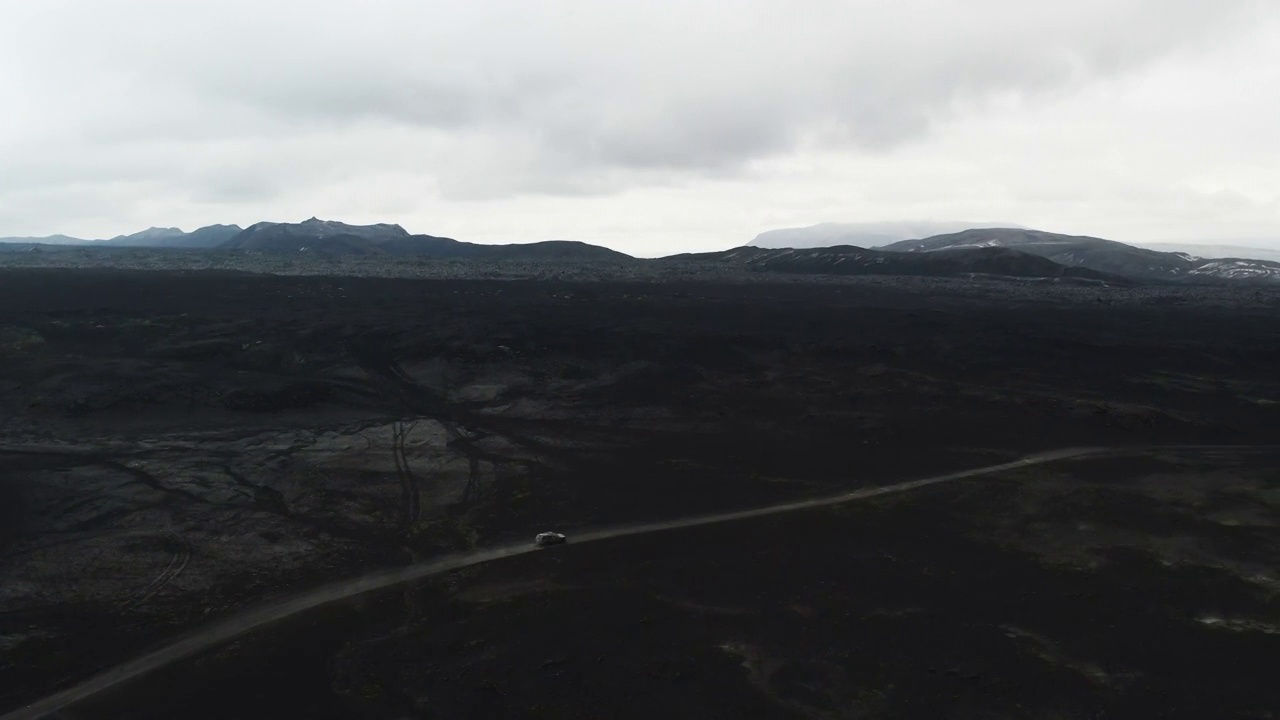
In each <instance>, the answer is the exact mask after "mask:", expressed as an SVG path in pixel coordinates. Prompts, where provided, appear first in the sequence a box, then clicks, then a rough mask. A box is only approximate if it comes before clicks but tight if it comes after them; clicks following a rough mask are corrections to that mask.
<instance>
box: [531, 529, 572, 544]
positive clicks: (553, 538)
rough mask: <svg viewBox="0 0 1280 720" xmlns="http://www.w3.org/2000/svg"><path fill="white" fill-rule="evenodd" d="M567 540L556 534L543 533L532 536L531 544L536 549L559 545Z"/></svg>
mask: <svg viewBox="0 0 1280 720" xmlns="http://www.w3.org/2000/svg"><path fill="white" fill-rule="evenodd" d="M567 539H568V538H566V537H565V536H564V535H562V534H560V533H558V532H544V533H538V534H537V535H535V536H533V544H534V545H537V546H538V547H546V546H548V545H559V544H561V543H563V542H564V541H565V540H567Z"/></svg>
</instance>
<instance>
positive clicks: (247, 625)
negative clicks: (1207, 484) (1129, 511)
mask: <svg viewBox="0 0 1280 720" xmlns="http://www.w3.org/2000/svg"><path fill="white" fill-rule="evenodd" d="M1172 447H1176V446H1172ZM1147 449H1148V450H1153V449H1156V448H1147ZM1133 450H1134V449H1133V448H1115V449H1111V448H1063V449H1060V450H1053V451H1048V452H1043V453H1037V454H1034V455H1028V456H1026V457H1024V458H1021V459H1018V460H1014V461H1011V462H1007V463H1000V464H998V465H990V466H986V467H981V468H974V469H971V470H962V471H959V472H954V473H948V474H946V475H936V476H933V477H928V478H922V479H919V480H909V481H906V482H899V483H894V484H890V485H878V486H874V487H867V488H861V489H859V490H852V491H849V492H845V493H840V494H838V495H831V496H827V497H821V498H813V499H809V500H799V501H795V502H787V503H780V504H777V505H769V506H766V507H760V508H752V509H749V510H737V511H732V512H725V513H717V514H712V515H699V516H694V517H687V518H681V519H677V520H668V521H662V522H655V523H645V524H638V525H634V524H633V525H624V526H617V527H612V528H602V529H600V530H596V531H592V532H586V533H582V534H580V535H577V536H575V537H574V538H572V540H571V543H570V544H569V545H567V546H566V548H572V547H573V546H574V545H581V544H583V543H589V542H598V541H601V540H610V539H614V538H621V537H627V536H631V535H644V534H648V533H654V532H663V531H668V530H678V529H682V528H691V527H699V526H703V525H712V524H718V523H724V522H733V521H737V520H746V519H750V518H758V517H765V516H769V515H778V514H782V513H789V512H795V511H799V510H809V509H814V508H821V507H828V506H834V505H840V504H844V503H848V502H852V501H855V500H862V499H866V498H873V497H878V496H882V495H893V494H898V493H904V492H910V491H912V490H917V489H920V488H924V487H928V486H931V485H938V484H941V483H947V482H954V481H956V480H961V479H964V478H971V477H977V476H981V475H990V474H992V473H998V472H1003V471H1005V470H1014V469H1019V468H1024V467H1029V466H1033V465H1039V464H1043V463H1049V462H1056V461H1060V460H1076V459H1081V458H1085V457H1096V456H1099V455H1104V454H1116V453H1125V452H1133ZM566 548H562V549H560V550H558V551H559V552H563V551H564V550H565V549H566ZM540 549H541V548H538V547H536V546H534V545H533V544H532V543H517V544H511V545H504V546H499V547H495V548H490V549H488V550H481V551H473V552H466V553H458V554H453V555H446V556H443V557H440V558H436V559H435V560H430V561H427V562H425V563H419V564H415V565H410V566H407V567H403V568H396V569H393V570H384V571H381V572H376V573H372V574H369V575H365V576H363V577H360V578H356V579H355V580H348V581H344V582H339V583H334V584H331V585H326V586H324V587H321V588H318V589H316V590H313V591H311V592H308V593H305V594H303V595H299V596H296V597H294V598H290V599H288V600H284V601H281V602H277V603H274V604H271V605H267V606H265V607H261V608H258V609H256V610H251V611H248V612H245V613H242V614H240V615H237V616H234V617H230V618H227V619H225V620H223V621H222V622H219V623H217V624H215V625H213V626H211V627H209V628H206V629H204V630H202V631H199V632H196V633H195V634H192V635H189V636H187V637H185V638H183V639H181V640H178V641H176V642H174V643H172V644H170V645H167V646H165V647H162V648H160V649H159V650H156V651H154V652H151V653H148V654H146V655H143V656H141V657H138V658H135V659H133V660H130V661H127V662H125V663H123V664H120V665H117V666H116V667H114V668H111V669H109V670H106V671H105V672H102V673H100V674H98V675H95V676H93V677H91V678H89V679H87V680H85V681H83V682H81V683H79V684H77V685H74V686H72V687H70V688H67V689H66V690H63V691H61V692H58V693H55V694H53V695H50V696H48V697H46V698H44V699H42V700H38V701H36V702H34V703H31V704H29V705H27V706H25V707H22V708H19V709H16V710H13V711H11V712H9V713H7V714H5V715H3V716H0V720H39V718H43V717H46V716H48V715H50V714H51V713H54V712H57V711H60V710H61V709H63V708H65V707H68V706H70V705H73V704H74V703H77V702H80V701H82V700H85V699H87V698H89V697H92V696H94V695H97V694H98V693H101V692H103V691H105V690H108V689H110V688H112V687H114V686H116V685H119V684H121V683H124V682H127V681H130V680H133V679H135V678H138V677H141V676H143V675H145V674H147V673H150V672H152V671H154V670H158V669H160V668H162V667H165V666H167V665H170V664H172V663H174V662H176V661H178V660H181V659H182V658H185V657H188V656H191V655H193V654H195V653H198V652H201V651H203V650H207V649H209V648H211V647H214V646H216V645H219V644H221V643H224V642H226V641H228V640H231V639H233V638H236V637H239V636H240V635H243V634H245V633H248V632H250V631H253V630H257V629H259V628H262V627H264V626H267V625H270V624H272V623H275V622H278V621H280V620H283V619H285V618H288V617H292V616H294V615H297V614H299V613H302V612H306V611H308V610H312V609H314V608H317V607H320V606H321V605H326V604H328V603H332V602H336V601H338V600H345V599H347V598H351V597H354V596H357V595H362V594H365V593H368V592H373V591H375V590H381V589H384V588H388V587H393V586H395V585H399V584H401V583H406V582H411V581H414V580H420V579H423V578H428V577H432V576H435V575H440V574H442V573H446V572H449V571H452V570H457V569H460V568H464V567H471V566H474V565H481V564H484V563H488V562H493V561H495V560H500V559H503V558H509V557H514V556H517V555H524V554H527V553H531V552H537V551H539V550H540Z"/></svg>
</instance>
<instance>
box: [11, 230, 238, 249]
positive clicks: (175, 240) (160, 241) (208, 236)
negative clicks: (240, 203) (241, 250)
mask: <svg viewBox="0 0 1280 720" xmlns="http://www.w3.org/2000/svg"><path fill="white" fill-rule="evenodd" d="M240 232H241V229H240V226H239V225H210V226H208V227H202V228H200V229H199V230H195V231H192V232H189V233H187V232H183V231H181V230H179V229H178V228H159V227H153V228H148V229H146V230H143V231H142V232H136V233H133V234H132V235H117V236H115V237H113V238H111V239H110V240H83V239H81V238H74V237H70V236H67V235H49V236H47V237H8V238H0V243H5V244H10V245H73V246H81V245H82V246H94V247H101V246H108V247H167V248H214V247H217V246H219V245H221V244H223V243H225V242H227V241H228V240H230V239H231V238H233V237H235V236H236V235H238V234H240Z"/></svg>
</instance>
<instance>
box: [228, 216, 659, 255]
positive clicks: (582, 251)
mask: <svg viewBox="0 0 1280 720" xmlns="http://www.w3.org/2000/svg"><path fill="white" fill-rule="evenodd" d="M221 249H224V250H258V251H265V252H315V253H325V254H331V255H422V256H427V257H437V258H484V259H495V260H538V259H560V260H563V259H572V260H632V259H633V258H632V257H631V256H630V255H625V254H623V253H620V252H616V251H614V250H610V249H608V248H604V247H599V246H596V245H588V244H586V243H581V242H572V241H562V240H550V241H547V242H538V243H526V244H515V245H479V244H476V243H469V242H461V241H458V240H454V239H453V238H446V237H436V236H434V235H410V234H409V233H408V232H407V231H406V230H405V229H404V228H402V227H400V226H399V225H390V224H385V223H383V224H378V225H348V224H346V223H342V222H336V221H332V220H319V219H317V218H311V219H310V220H306V221H304V222H300V223H266V222H263V223H258V224H256V225H252V226H250V227H248V228H246V229H245V230H244V231H243V232H241V233H239V234H238V235H236V236H235V237H233V238H231V239H230V240H228V241H227V242H225V243H224V244H222V246H221Z"/></svg>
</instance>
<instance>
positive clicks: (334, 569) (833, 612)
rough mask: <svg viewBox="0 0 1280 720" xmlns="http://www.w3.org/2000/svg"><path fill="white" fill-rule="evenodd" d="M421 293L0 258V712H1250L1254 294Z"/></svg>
mask: <svg viewBox="0 0 1280 720" xmlns="http://www.w3.org/2000/svg"><path fill="white" fill-rule="evenodd" d="M144 257H145V256H144ZM343 267H344V269H345V268H347V267H348V266H343ZM355 267H365V266H362V265H356V266H355ZM406 267H408V266H406ZM449 267H456V266H449ZM418 270H421V272H424V273H428V272H430V273H437V275H442V277H435V278H434V279H394V278H380V277H324V276H319V275H306V276H272V275H255V274H250V273H243V272H232V271H226V270H221V271H211V270H203V271H197V270H189V271H150V272H148V271H130V270H103V269H70V270H68V269H48V268H6V269H3V270H0V418H2V423H3V424H2V425H0V432H3V437H2V438H0V455H3V458H2V459H3V465H0V553H2V554H3V560H2V561H0V562H2V564H0V712H6V711H9V710H15V711H16V710H18V709H19V708H21V707H22V706H24V705H25V704H26V703H29V702H32V701H36V700H38V699H40V698H43V697H45V696H47V695H49V694H50V693H53V692H55V691H57V690H60V689H64V688H67V687H71V686H73V685H75V684H76V683H77V682H79V681H80V680H83V679H85V678H87V677H89V676H91V675H94V674H95V673H98V672H100V671H103V670H108V669H110V668H112V667H113V666H115V665H117V664H118V663H121V662H124V661H127V660H129V659H131V658H133V657H136V656H139V655H142V654H144V653H146V652H148V651H150V650H153V649H156V648H162V647H164V646H165V645H166V643H167V642H169V641H171V640H172V639H174V638H178V637H181V636H184V635H186V634H188V633H191V632H194V631H197V630H199V629H200V628H202V627H206V626H209V625H210V624H213V623H217V622H220V621H222V620H224V619H228V618H235V617H236V616H237V614H238V613H242V612H244V611H245V610H247V609H252V608H255V607H259V606H261V605H262V604H264V603H269V602H273V601H276V600H279V599H282V598H288V597H290V596H293V595H295V594H299V593H305V592H306V591H308V590H309V589H311V588H315V587H317V586H321V585H324V584H326V583H330V582H334V581H340V580H343V579H346V578H355V577H359V576H362V575H365V574H367V573H372V572H378V571H382V570H385V569H388V568H397V567H406V566H410V565H412V564H414V563H419V562H424V561H430V560H431V559H433V558H436V557H439V556H442V555H444V554H447V553H467V552H470V551H472V550H476V549H484V548H490V547H494V546H501V545H504V544H507V543H517V542H525V541H528V540H530V539H531V538H532V535H533V534H534V533H535V532H537V531H540V530H548V529H555V530H561V531H564V532H566V533H568V534H569V536H570V542H569V544H568V545H566V546H564V547H558V548H552V549H548V550H543V551H539V552H535V553H529V554H522V555H519V556H516V557H509V558H505V559H500V560H495V561H493V562H488V563H484V564H479V565H475V566H473V567H468V568H465V569H461V570H457V571H453V572H449V573H444V574H441V575H439V576H435V577H432V578H428V579H424V580H420V581H416V582H412V583H406V584H403V585H397V586H394V587H391V588H387V589H384V590H380V591H378V592H373V593H368V594H364V595H360V596H357V597H355V598H352V599H347V600H342V601H339V602H335V603H331V604H328V605H325V606H322V607H320V608H316V609H314V610H311V611H308V612H303V613H300V614H297V615H294V616H292V617H289V618H287V619H285V620H283V621H281V622H278V623H273V624H270V625H267V626H266V627H264V628H261V629H258V630H255V631H254V632H251V633H249V634H246V635H244V636H242V637H240V638H237V639H235V640H233V641H231V642H228V643H224V644H219V645H217V646H215V647H213V648H210V649H208V650H205V651H203V652H200V653H198V654H196V655H194V656H191V657H189V658H186V659H183V660H180V661H178V662H176V663H174V664H172V665H169V666H167V667H164V668H161V669H159V670H157V671H156V672H153V673H150V674H147V675H144V676H142V677H140V678H137V679H135V680H132V681H130V682H126V683H123V684H120V685H116V686H114V687H112V688H110V689H108V690H107V691H106V692H103V693H100V694H98V695H96V696H94V697H91V698H89V699H88V700H85V701H83V702H82V703H80V704H79V705H77V706H76V707H74V708H71V710H70V711H69V712H68V713H67V716H68V717H113V718H172V717H188V718H254V717H262V718H268V717H270V718H277V717H332V718H341V717H360V718H405V717H417V718H436V717H486V718H503V717H508V718H525V717H546V718H598V717H653V716H655V715H664V716H672V717H690V718H719V717H723V718H740V717H778V718H915V717H920V718H939V717H952V718H1024V717H1043V718H1132V717H1179V718H1204V717H1222V718H1275V717H1277V716H1278V710H1277V709H1278V708H1280V692H1278V691H1277V689H1276V687H1275V683H1274V671H1273V669H1272V668H1273V666H1274V664H1275V659H1276V658H1277V657H1280V594H1278V593H1280V575H1278V571H1277V567H1278V566H1280V531H1277V522H1280V511H1278V510H1280V475H1277V472H1276V470H1275V468H1276V467H1277V464H1276V463H1277V460H1280V449H1277V448H1276V447H1275V444H1276V443H1277V442H1278V441H1277V438H1280V378H1277V376H1276V374H1275V369H1276V368H1277V367H1280V315H1278V314H1277V313H1278V311H1280V290H1278V289H1275V288H1274V286H1270V287H1258V288H1254V287H1237V288H1223V287H1118V286H1101V285H1099V286H1075V285H1068V284H1058V285H1050V284H1043V283H1027V282H1020V281H1015V280H1000V281H995V280H981V279H979V280H946V279H938V278H920V277H917V278H901V277H857V278H843V279H839V278H828V279H826V280H823V281H821V282H816V281H809V280H808V279H805V278H796V277H793V276H789V275H783V276H771V277H777V278H778V279H777V280H776V281H771V280H768V279H763V278H761V276H760V275H752V276H749V277H745V276H744V277H738V276H732V275H725V276H717V275H706V276H704V275H698V274H697V273H693V274H690V275H682V274H681V271H679V269H678V268H677V269H668V270H664V271H663V272H665V273H667V274H665V275H663V276H661V277H660V278H657V279H661V280H662V281H661V282H656V281H655V282H645V281H640V280H636V279H623V278H625V277H626V274H625V273H620V272H615V271H614V270H598V271H592V272H587V271H583V270H581V269H579V270H577V271H572V272H570V271H564V272H560V271H557V270H555V269H554V266H546V267H543V268H542V269H540V270H539V271H538V273H537V277H539V278H540V279H538V280H536V281H534V280H527V279H519V277H518V276H519V274H520V273H519V272H517V270H513V269H512V267H511V266H493V267H489V266H469V267H468V269H467V273H466V274H467V275H468V276H469V277H470V278H472V279H452V278H450V277H448V276H447V275H448V272H446V271H443V270H440V266H431V267H427V266H422V267H420V268H418ZM627 272H630V270H628V271H627ZM486 275H489V276H491V277H495V278H496V277H503V278H512V277H513V276H516V277H515V279H474V278H477V277H484V276H486ZM558 277H578V278H581V279H575V280H565V279H557V278H558ZM592 278H594V279H592ZM1075 446H1102V447H1105V448H1110V449H1111V450H1110V451H1109V452H1103V453H1100V454H1098V455H1095V456H1089V457H1085V458H1077V459H1064V460H1060V461H1055V462H1050V463H1045V464H1042V465H1036V466H1028V467H1026V468H1022V469H1013V470H1006V471H1002V472H998V473H992V474H989V475H981V476H973V477H966V478H961V479H957V480H955V481H953V482H947V483H944V484H937V485H931V486H928V487H920V488H916V489H911V490H909V491H905V492H900V493H896V494H886V495H882V496H876V497H869V498H865V499H859V500H856V501H851V502H849V503H847V504H843V505H837V506H831V507H827V508H822V509H812V510H802V511H797V512H793V513H789V514H783V515H776V516H770V517H762V518H755V519H749V520H742V521H737V522H729V523H723V524H718V525H712V526H706V527H696V528H687V529H680V530H671V531H666V532H653V533H649V534H643V535H635V536H627V537H617V538H613V539H608V540H601V541H599V542H591V543H585V544H578V545H575V544H574V542H573V539H574V537H575V536H579V537H580V536H581V535H582V534H583V533H584V532H589V531H591V530H593V529H597V528H602V527H606V526H614V525H618V524H628V523H648V522H656V521H662V520H668V519H673V518H679V517H683V516H688V515H695V514H701V513H711V512H719V511H725V510H736V509H743V508H751V507H756V506H766V505H770V504H774V503H783V502H787V501H791V500H796V499H802V498H810V497H818V496H824V495H831V494H836V493H841V492H845V491H849V490H854V489H858V488H869V487H874V486H878V485H889V484H892V483H898V482H901V481H904V480H911V479H914V478H923V477H928V476H931V475H935V474H941V473H949V472H953V471H957V470H965V469H968V468H977V467H981V466H987V465H993V464H997V463H1003V462H1006V461H1010V460H1013V459H1016V458H1018V457H1021V456H1023V455H1026V454H1028V453H1035V452H1040V451H1046V450H1054V449H1058V448H1068V447H1075ZM1206 446H1217V447H1206ZM20 716H21V714H20V713H15V714H14V715H13V717H20Z"/></svg>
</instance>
